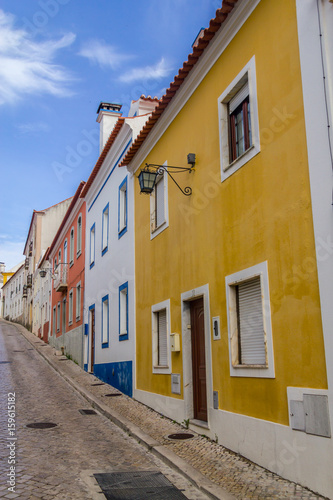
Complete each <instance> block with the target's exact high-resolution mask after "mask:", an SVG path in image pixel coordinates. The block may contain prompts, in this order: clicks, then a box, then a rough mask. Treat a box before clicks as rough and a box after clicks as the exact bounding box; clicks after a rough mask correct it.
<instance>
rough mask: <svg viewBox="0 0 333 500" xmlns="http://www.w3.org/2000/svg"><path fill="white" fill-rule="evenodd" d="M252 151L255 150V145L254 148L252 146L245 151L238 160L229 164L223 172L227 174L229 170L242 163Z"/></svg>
mask: <svg viewBox="0 0 333 500" xmlns="http://www.w3.org/2000/svg"><path fill="white" fill-rule="evenodd" d="M252 149H254V144H252V146H250V147H249V148H248V149H247V150H246V151H244V153H242V154H241V155H239V156H237V158H236V159H235V160H233V161H232V162H231V163H229V165H227V166H226V167H224V169H223V171H224V172H226V171H227V170H229V168H232V167H233V166H234V165H237V163H238V162H240V161H241V160H242V159H243V158H244V157H245V156H247V155H248V153H249V152H250V151H251V150H252Z"/></svg>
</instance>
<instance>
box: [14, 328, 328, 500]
mask: <svg viewBox="0 0 333 500" xmlns="http://www.w3.org/2000/svg"><path fill="white" fill-rule="evenodd" d="M12 324H13V323H12ZM15 326H16V327H17V329H18V330H19V331H20V332H21V334H22V335H23V336H24V337H25V338H26V339H27V340H28V341H29V342H30V344H32V345H33V347H34V348H35V349H36V350H37V351H38V352H39V354H40V355H41V356H42V357H43V358H44V359H45V360H46V361H47V362H48V363H49V364H50V365H51V366H52V367H53V368H54V369H55V370H56V371H57V372H58V373H59V374H60V375H61V376H62V377H63V378H64V379H65V380H66V381H67V382H68V383H69V384H70V385H71V386H72V387H73V388H74V389H75V390H76V391H78V392H79V393H80V394H81V395H82V396H83V397H84V398H85V399H86V400H87V401H88V402H89V403H90V404H91V405H92V406H93V407H94V408H96V409H97V410H99V411H100V412H101V413H103V414H104V415H105V416H106V417H107V418H109V419H110V420H111V421H112V422H114V423H115V424H117V425H118V426H119V427H121V428H122V429H124V430H125V431H126V432H127V433H128V434H130V435H131V436H133V437H134V438H135V439H136V440H137V441H139V442H140V443H141V444H143V445H144V446H146V447H147V448H148V449H149V451H150V452H152V453H154V454H155V455H156V456H158V457H159V458H160V459H162V460H163V461H164V462H166V463H167V464H168V465H170V466H172V467H173V468H174V469H176V470H177V471H178V472H181V473H182V474H183V475H184V476H185V477H186V478H187V479H189V480H190V481H191V482H192V483H193V484H195V485H196V486H197V487H198V488H200V489H201V490H202V491H203V492H205V493H206V494H207V495H209V496H210V497H211V498H217V499H223V500H231V499H240V500H245V499H256V500H259V499H283V500H286V499H306V500H314V499H323V498H324V497H322V496H319V495H316V494H315V493H313V492H311V491H310V490H308V489H306V488H302V487H301V486H299V485H297V484H295V483H292V482H290V481H287V480H284V479H282V478H280V477H279V476H278V475H276V474H273V473H271V472H269V471H267V470H266V469H263V468H262V467H259V466H258V465H255V464H254V463H252V462H250V461H249V460H247V459H245V458H243V457H241V456H239V455H237V454H235V453H233V452H231V451H229V450H227V449H226V448H224V447H223V446H221V445H219V444H217V443H215V442H213V441H211V440H209V439H207V438H206V437H204V436H200V435H199V434H195V433H194V432H192V431H186V430H185V429H184V428H183V427H181V426H180V425H179V424H177V423H175V422H172V421H171V420H169V419H168V418H166V417H163V416H162V415H160V414H159V413H157V412H155V411H153V410H151V409H150V408H148V407H146V406H145V405H143V404H141V403H138V402H137V401H135V400H133V399H131V398H129V397H127V396H126V395H124V394H122V395H121V396H119V397H106V396H105V395H106V394H111V393H114V394H116V393H119V391H118V390H116V389H115V388H113V387H112V386H110V385H108V384H102V385H94V384H97V383H100V384H101V381H100V380H99V379H97V378H96V377H95V376H94V375H91V374H89V373H86V372H85V371H83V370H82V369H81V368H80V367H79V366H78V365H76V364H75V363H74V362H72V361H70V360H68V359H67V358H66V357H65V356H62V355H59V352H58V351H57V352H56V351H55V349H54V348H53V347H51V346H50V345H48V344H45V343H44V342H43V341H42V340H40V339H39V338H38V337H36V336H35V335H33V334H32V333H30V332H29V331H28V330H26V329H25V328H24V327H22V326H21V325H18V324H15ZM177 432H178V433H179V432H191V433H192V434H194V435H195V437H194V438H193V439H189V440H185V441H184V440H182V441H179V440H178V441H171V440H169V439H168V438H166V436H168V435H169V434H174V433H177Z"/></svg>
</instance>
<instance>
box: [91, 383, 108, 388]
mask: <svg viewBox="0 0 333 500" xmlns="http://www.w3.org/2000/svg"><path fill="white" fill-rule="evenodd" d="M96 385H105V384H104V382H98V383H97V384H91V387H94V386H96Z"/></svg>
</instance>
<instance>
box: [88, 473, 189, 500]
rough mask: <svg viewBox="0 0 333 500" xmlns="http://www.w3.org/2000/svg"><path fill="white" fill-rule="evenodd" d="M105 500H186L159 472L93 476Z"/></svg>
mask: <svg viewBox="0 0 333 500" xmlns="http://www.w3.org/2000/svg"><path fill="white" fill-rule="evenodd" d="M94 476H95V478H96V480H97V482H98V484H99V486H100V488H101V489H102V491H103V493H104V495H105V497H106V499H107V500H147V498H149V500H166V499H167V500H183V499H184V498H186V497H185V496H184V495H183V493H182V492H181V491H179V490H178V489H177V488H176V487H175V486H174V485H173V484H172V483H170V481H169V480H168V479H167V478H166V477H165V476H164V475H163V474H162V473H161V472H152V471H149V472H146V471H139V472H138V471H133V472H110V473H105V474H94Z"/></svg>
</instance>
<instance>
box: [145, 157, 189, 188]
mask: <svg viewBox="0 0 333 500" xmlns="http://www.w3.org/2000/svg"><path fill="white" fill-rule="evenodd" d="M145 168H147V169H150V168H156V171H157V173H158V174H163V172H166V173H167V174H168V176H169V177H171V179H172V180H173V182H174V183H175V184H176V186H177V187H178V189H179V190H180V191H181V192H182V193H183V194H184V195H185V196H190V195H191V194H192V188H190V187H189V186H186V187H185V188H184V189H182V188H181V187H180V185H179V184H178V182H177V181H176V179H174V177H173V176H172V175H171V174H179V173H181V172H189V173H191V172H192V171H193V170H194V163H193V164H192V167H175V166H174V165H159V164H157V163H146V165H145Z"/></svg>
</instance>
